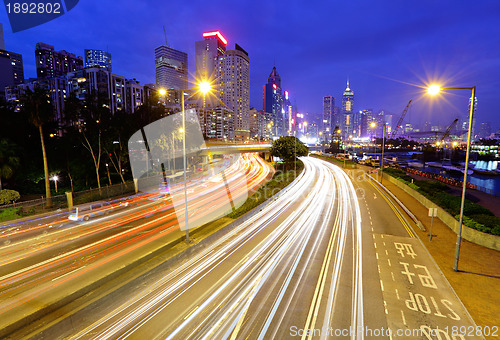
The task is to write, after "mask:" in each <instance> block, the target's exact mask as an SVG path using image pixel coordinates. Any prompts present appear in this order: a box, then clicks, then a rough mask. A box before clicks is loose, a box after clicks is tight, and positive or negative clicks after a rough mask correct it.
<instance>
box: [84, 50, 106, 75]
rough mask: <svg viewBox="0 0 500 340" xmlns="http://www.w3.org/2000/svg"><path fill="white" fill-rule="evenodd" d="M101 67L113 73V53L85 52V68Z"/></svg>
mask: <svg viewBox="0 0 500 340" xmlns="http://www.w3.org/2000/svg"><path fill="white" fill-rule="evenodd" d="M89 67H100V68H103V69H105V70H106V71H109V72H111V53H108V52H106V51H101V50H87V49H86V50H85V68H89Z"/></svg>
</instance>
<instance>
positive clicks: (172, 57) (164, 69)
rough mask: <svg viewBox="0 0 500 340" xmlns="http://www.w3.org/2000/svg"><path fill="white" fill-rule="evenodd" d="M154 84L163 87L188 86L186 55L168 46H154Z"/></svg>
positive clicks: (178, 87) (177, 87)
mask: <svg viewBox="0 0 500 340" xmlns="http://www.w3.org/2000/svg"><path fill="white" fill-rule="evenodd" d="M155 69H156V86H158V88H163V89H174V90H182V89H187V88H188V56H187V53H185V52H181V51H178V50H176V49H173V48H171V47H170V46H165V45H161V46H158V47H157V48H155Z"/></svg>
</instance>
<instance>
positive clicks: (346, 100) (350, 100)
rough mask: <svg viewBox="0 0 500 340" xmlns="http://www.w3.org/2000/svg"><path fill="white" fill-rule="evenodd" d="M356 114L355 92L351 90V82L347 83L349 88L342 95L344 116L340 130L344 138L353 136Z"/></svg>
mask: <svg viewBox="0 0 500 340" xmlns="http://www.w3.org/2000/svg"><path fill="white" fill-rule="evenodd" d="M353 113H354V92H353V91H352V90H351V89H350V88H349V81H347V87H346V89H345V90H344V93H343V95H342V115H343V117H342V118H343V121H342V123H343V124H342V126H341V127H340V129H341V130H342V133H341V134H342V136H343V137H344V138H346V137H348V136H349V135H352V132H353V130H354V122H353V116H352V115H353Z"/></svg>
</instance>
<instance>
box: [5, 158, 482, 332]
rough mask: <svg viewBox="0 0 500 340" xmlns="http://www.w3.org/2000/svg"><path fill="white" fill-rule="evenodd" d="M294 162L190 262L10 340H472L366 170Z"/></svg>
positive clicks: (465, 319)
mask: <svg viewBox="0 0 500 340" xmlns="http://www.w3.org/2000/svg"><path fill="white" fill-rule="evenodd" d="M302 160H303V162H304V164H305V169H304V171H303V172H302V174H301V175H300V176H299V177H298V178H297V179H296V181H295V182H293V183H292V184H291V185H290V186H289V187H288V188H287V189H286V190H284V191H282V192H280V194H278V195H277V196H276V197H275V198H273V199H272V202H270V203H269V204H267V205H266V206H265V207H264V208H262V209H261V210H260V211H259V212H257V213H255V214H253V215H252V216H251V217H249V218H246V219H245V220H244V221H243V222H242V223H241V224H240V225H238V226H237V227H235V228H234V229H232V231H231V232H230V233H227V234H225V235H224V236H223V237H221V238H219V239H217V240H216V241H215V242H211V243H210V244H208V245H207V246H206V247H204V248H202V249H200V251H199V252H197V253H196V254H195V255H194V256H191V257H189V258H187V259H186V260H185V261H182V262H180V263H179V264H178V265H175V266H169V267H166V268H165V267H163V266H161V265H159V266H157V267H155V268H154V269H152V270H151V271H149V272H148V273H147V274H145V275H140V276H133V277H132V276H130V277H126V276H124V277H123V278H122V279H121V280H122V281H121V282H120V283H118V282H117V283H116V287H115V289H114V290H113V289H112V287H108V288H107V289H108V291H109V292H110V293H109V294H106V295H104V296H103V297H100V298H98V297H97V294H96V295H95V296H94V297H93V296H92V295H89V297H88V301H81V302H80V304H79V305H78V306H75V305H71V306H68V307H67V308H66V309H61V310H60V311H59V312H58V313H53V314H52V315H48V316H46V317H45V318H42V319H40V320H39V321H38V322H35V323H33V324H32V325H30V327H26V328H25V329H22V330H19V331H18V332H17V333H14V334H12V338H16V337H17V338H19V337H26V338H29V337H33V338H51V339H52V338H66V337H68V338H69V337H71V338H74V339H117V338H130V339H299V338H300V339H327V338H332V339H333V338H344V339H349V338H350V339H365V338H366V339H380V338H385V339H474V338H476V337H475V336H470V335H469V334H470V330H471V329H472V327H475V324H474V322H473V321H472V320H471V318H470V317H469V315H468V313H467V311H466V310H465V309H464V307H463V306H462V304H461V303H460V301H459V300H458V298H457V297H456V295H455V294H454V293H453V291H452V289H451V287H450V286H449V284H448V283H447V281H446V279H445V278H444V276H443V275H442V274H441V273H440V271H439V269H438V268H437V266H436V265H435V263H434V262H433V260H432V258H431V257H430V255H429V254H428V253H427V251H426V250H425V248H424V247H423V246H422V245H421V243H420V242H419V241H418V240H417V239H416V238H415V236H414V234H413V231H412V227H413V228H414V227H415V226H414V225H412V224H411V223H409V222H408V221H409V218H408V216H405V215H404V214H402V213H401V212H400V211H399V209H398V208H397V206H396V205H395V204H394V203H393V202H392V201H391V200H390V199H389V198H387V197H386V196H385V195H384V194H383V191H382V190H381V189H380V188H378V186H377V185H376V184H374V183H373V182H370V181H368V180H367V179H366V176H365V173H364V171H356V170H354V171H353V172H350V173H346V172H344V171H343V170H341V169H340V168H338V167H337V166H335V165H332V164H330V163H327V162H325V161H322V160H319V159H315V158H310V157H307V158H303V159H302ZM477 338H481V337H477Z"/></svg>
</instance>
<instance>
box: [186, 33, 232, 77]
mask: <svg viewBox="0 0 500 340" xmlns="http://www.w3.org/2000/svg"><path fill="white" fill-rule="evenodd" d="M203 38H205V39H204V40H200V41H196V42H195V43H194V53H195V65H196V80H197V81H202V80H208V81H213V80H214V79H215V77H216V76H215V73H216V70H215V65H216V63H217V60H218V58H219V57H221V56H223V55H224V53H226V46H227V40H226V39H225V38H224V36H223V35H222V34H221V33H220V32H219V31H212V32H205V33H203Z"/></svg>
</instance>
